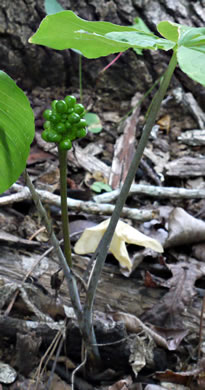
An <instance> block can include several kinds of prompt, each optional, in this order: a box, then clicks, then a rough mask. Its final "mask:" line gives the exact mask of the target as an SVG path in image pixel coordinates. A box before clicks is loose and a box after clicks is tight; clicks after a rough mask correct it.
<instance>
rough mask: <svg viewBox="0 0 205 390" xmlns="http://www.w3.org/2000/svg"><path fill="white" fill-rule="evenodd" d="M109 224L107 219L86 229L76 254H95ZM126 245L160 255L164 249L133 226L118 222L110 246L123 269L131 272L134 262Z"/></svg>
mask: <svg viewBox="0 0 205 390" xmlns="http://www.w3.org/2000/svg"><path fill="white" fill-rule="evenodd" d="M109 222H110V219H107V220H106V221H103V222H101V223H100V224H99V225H96V226H94V227H92V228H88V229H86V230H85V231H84V232H83V234H82V236H81V237H80V239H79V240H78V241H77V243H76V245H75V247H74V251H75V253H77V254H79V255H84V254H87V253H94V252H95V250H96V248H97V246H98V244H99V242H100V240H101V238H102V237H103V235H104V233H105V231H106V229H107V227H108V224H109ZM125 243H128V244H134V245H139V246H144V247H145V248H150V249H153V250H154V251H156V252H159V253H162V252H163V247H162V245H161V244H160V243H159V242H158V241H157V240H154V239H153V238H150V237H148V236H146V235H145V234H143V233H141V232H139V231H138V230H137V229H134V228H133V227H132V226H129V225H128V224H127V223H124V222H122V221H118V224H117V226H116V229H115V233H114V235H113V239H112V241H111V244H110V252H111V253H112V254H113V255H114V256H115V258H116V259H117V260H118V261H119V263H120V264H121V265H122V266H123V267H127V268H128V269H129V270H130V269H131V267H132V262H131V260H130V257H129V254H128V251H127V248H126V245H125Z"/></svg>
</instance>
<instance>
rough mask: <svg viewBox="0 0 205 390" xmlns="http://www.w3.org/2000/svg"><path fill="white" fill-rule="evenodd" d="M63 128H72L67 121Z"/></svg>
mask: <svg viewBox="0 0 205 390" xmlns="http://www.w3.org/2000/svg"><path fill="white" fill-rule="evenodd" d="M65 128H66V130H70V129H71V128H72V125H71V123H70V122H69V121H66V122H65Z"/></svg>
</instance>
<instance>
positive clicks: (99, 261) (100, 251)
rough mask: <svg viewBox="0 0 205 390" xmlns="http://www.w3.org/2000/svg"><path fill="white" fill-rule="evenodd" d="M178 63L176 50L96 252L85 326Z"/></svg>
mask: <svg viewBox="0 0 205 390" xmlns="http://www.w3.org/2000/svg"><path fill="white" fill-rule="evenodd" d="M176 65H177V57H176V53H175V52H174V53H173V55H172V57H171V60H170V63H169V65H168V68H167V70H166V72H165V73H164V77H163V80H162V82H161V84H160V87H159V89H158V91H157V92H156V94H155V95H154V98H153V100H152V102H151V104H150V107H149V114H148V117H147V121H146V125H145V127H144V129H143V133H142V135H141V138H140V141H139V144H138V147H137V150H136V152H135V154H134V157H133V160H132V162H131V165H130V168H129V171H128V173H127V176H126V179H125V182H124V184H123V186H122V189H121V192H120V196H119V197H118V199H117V202H116V206H115V209H114V211H113V214H112V217H111V219H110V223H109V225H108V228H107V230H106V232H105V234H104V236H103V237H102V239H101V241H100V243H99V245H98V247H97V249H96V252H95V258H96V261H95V263H94V266H93V270H92V274H91V276H90V282H89V286H88V291H87V295H86V300H85V305H84V321H85V326H87V327H89V326H90V324H92V309H93V302H94V299H95V293H96V289H97V284H98V281H99V279H100V276H101V272H102V268H103V266H104V262H105V259H106V256H107V253H108V250H109V247H110V243H111V240H112V237H113V234H114V231H115V228H116V225H117V222H118V220H119V218H120V214H121V211H122V208H123V206H124V204H125V201H126V198H127V196H128V194H129V190H130V187H131V184H132V182H133V179H134V177H135V174H136V171H137V169H138V166H139V163H140V160H141V157H142V155H143V152H144V149H145V146H146V145H147V142H148V139H149V135H150V133H151V130H152V127H153V126H154V123H155V121H156V118H157V115H158V112H159V109H160V106H161V102H162V100H163V98H164V96H165V94H166V91H167V89H168V86H169V83H170V80H171V78H172V74H173V72H174V70H175V67H176ZM87 331H88V333H89V332H91V331H92V330H91V329H88V330H87Z"/></svg>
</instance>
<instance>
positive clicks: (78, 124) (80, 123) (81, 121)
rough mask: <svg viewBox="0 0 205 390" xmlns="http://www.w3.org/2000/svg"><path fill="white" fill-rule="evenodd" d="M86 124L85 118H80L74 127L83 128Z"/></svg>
mask: <svg viewBox="0 0 205 390" xmlns="http://www.w3.org/2000/svg"><path fill="white" fill-rule="evenodd" d="M86 126H87V122H86V120H85V119H80V121H79V122H78V123H77V125H76V127H77V128H78V129H83V127H86Z"/></svg>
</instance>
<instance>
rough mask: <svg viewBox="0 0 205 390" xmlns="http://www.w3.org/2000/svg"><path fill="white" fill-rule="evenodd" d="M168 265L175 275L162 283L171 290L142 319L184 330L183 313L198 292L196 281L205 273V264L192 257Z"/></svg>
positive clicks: (168, 327)
mask: <svg viewBox="0 0 205 390" xmlns="http://www.w3.org/2000/svg"><path fill="white" fill-rule="evenodd" d="M167 267H168V268H169V269H170V271H171V272H172V275H173V276H172V277H171V278H170V279H168V280H167V281H165V282H163V283H161V285H162V286H164V287H168V288H169V292H168V293H166V294H165V295H164V296H163V298H162V299H161V300H160V301H159V302H158V303H157V304H156V305H155V306H154V307H153V308H152V309H150V310H148V311H147V312H146V313H144V315H143V316H142V319H143V321H147V322H149V323H151V324H154V325H157V326H161V327H163V328H167V329H172V330H173V329H175V330H177V331H179V330H183V329H181V328H182V326H183V320H182V316H183V313H184V311H185V310H187V307H188V306H189V305H190V303H191V302H192V300H193V298H194V297H195V295H196V293H197V292H196V289H195V282H196V280H197V279H200V278H202V277H203V276H204V275H205V265H204V263H199V262H198V261H196V260H195V259H193V258H190V259H189V260H187V259H186V261H180V262H179V263H177V264H167ZM180 337H181V336H180ZM177 339H178V336H177Z"/></svg>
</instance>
